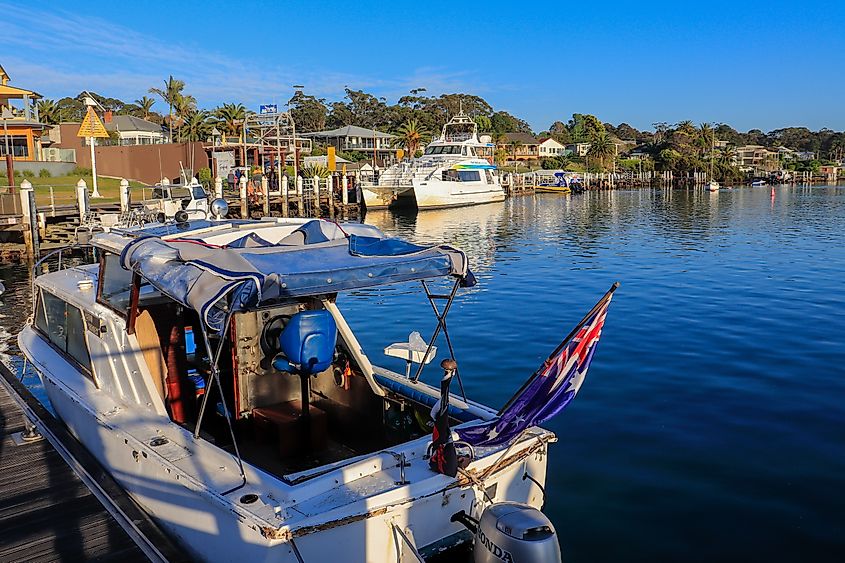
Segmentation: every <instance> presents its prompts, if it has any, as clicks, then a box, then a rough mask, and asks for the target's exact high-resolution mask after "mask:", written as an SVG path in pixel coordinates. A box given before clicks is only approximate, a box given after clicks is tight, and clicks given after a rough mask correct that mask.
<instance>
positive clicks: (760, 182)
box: [751, 180, 768, 188]
mask: <svg viewBox="0 0 845 563" xmlns="http://www.w3.org/2000/svg"><path fill="white" fill-rule="evenodd" d="M751 185H752V186H753V187H755V188H759V187H761V186H766V185H768V183H767V182H766V181H765V180H754V181H753V182H751Z"/></svg>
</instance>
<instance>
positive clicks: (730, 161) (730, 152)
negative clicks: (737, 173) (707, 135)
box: [719, 145, 736, 166]
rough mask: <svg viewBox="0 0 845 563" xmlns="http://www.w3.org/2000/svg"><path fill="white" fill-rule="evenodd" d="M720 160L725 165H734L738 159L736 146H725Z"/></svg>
mask: <svg viewBox="0 0 845 563" xmlns="http://www.w3.org/2000/svg"><path fill="white" fill-rule="evenodd" d="M719 160H720V162H721V164H723V165H724V166H733V165H734V161H735V160H736V147H735V146H733V145H728V146H726V147H725V148H723V149H722V153H721V155H720V159H719Z"/></svg>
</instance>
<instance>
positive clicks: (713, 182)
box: [705, 180, 720, 192]
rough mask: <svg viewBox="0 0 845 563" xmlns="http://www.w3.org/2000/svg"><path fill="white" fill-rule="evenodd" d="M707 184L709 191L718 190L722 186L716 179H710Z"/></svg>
mask: <svg viewBox="0 0 845 563" xmlns="http://www.w3.org/2000/svg"><path fill="white" fill-rule="evenodd" d="M705 186H706V187H707V191H710V192H718V191H719V187H720V186H719V182H717V181H716V180H710V181H709V182H707V183H706V184H705Z"/></svg>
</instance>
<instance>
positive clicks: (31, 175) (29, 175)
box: [23, 170, 35, 178]
mask: <svg viewBox="0 0 845 563" xmlns="http://www.w3.org/2000/svg"><path fill="white" fill-rule="evenodd" d="M23 177H24V178H35V172H33V171H32V170H24V171H23Z"/></svg>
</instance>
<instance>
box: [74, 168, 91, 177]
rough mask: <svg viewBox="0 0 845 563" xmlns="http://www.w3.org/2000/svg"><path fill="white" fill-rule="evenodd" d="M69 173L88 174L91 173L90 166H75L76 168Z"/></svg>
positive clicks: (76, 174)
mask: <svg viewBox="0 0 845 563" xmlns="http://www.w3.org/2000/svg"><path fill="white" fill-rule="evenodd" d="M70 174H71V176H90V175H91V169H90V168H82V167H81V166H77V167H76V168H74V169H73V171H72V172H71V173H70Z"/></svg>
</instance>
